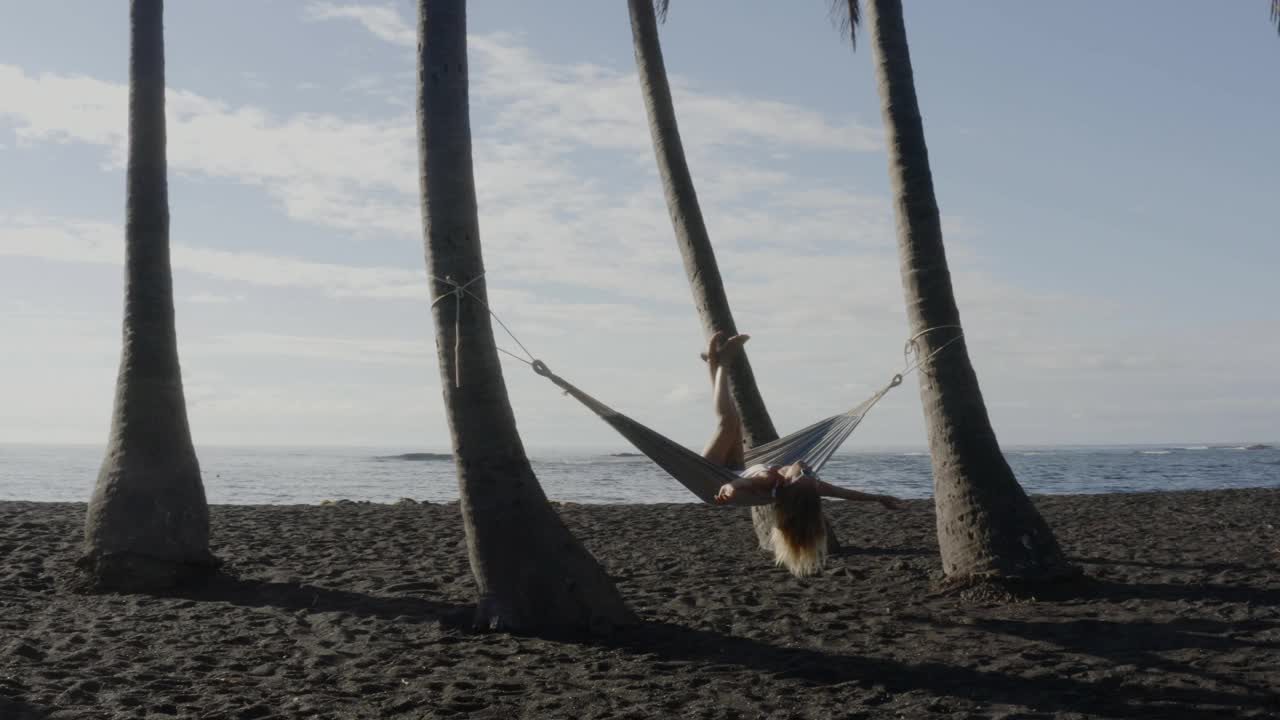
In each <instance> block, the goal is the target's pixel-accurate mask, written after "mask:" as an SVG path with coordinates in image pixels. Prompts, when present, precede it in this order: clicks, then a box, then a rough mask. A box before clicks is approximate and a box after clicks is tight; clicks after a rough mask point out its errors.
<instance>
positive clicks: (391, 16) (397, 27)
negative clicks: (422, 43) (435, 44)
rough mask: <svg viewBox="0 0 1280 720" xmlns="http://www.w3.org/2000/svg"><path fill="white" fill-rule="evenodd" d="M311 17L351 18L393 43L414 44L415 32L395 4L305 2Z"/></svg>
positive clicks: (307, 15) (313, 18)
mask: <svg viewBox="0 0 1280 720" xmlns="http://www.w3.org/2000/svg"><path fill="white" fill-rule="evenodd" d="M306 17H307V18H308V19H310V20H339V19H341V20H354V21H356V22H358V23H360V24H361V25H363V26H364V27H365V29H366V30H368V31H369V32H371V33H373V34H374V35H376V36H378V37H379V38H381V39H383V40H386V41H387V42H389V43H393V44H395V45H403V46H406V47H413V46H414V45H415V44H417V34H416V33H415V32H414V29H413V26H411V25H409V23H407V22H405V20H404V18H403V17H401V15H400V12H399V11H398V10H396V8H395V7H394V6H389V5H368V4H352V3H336V2H312V3H309V4H308V5H307V8H306Z"/></svg>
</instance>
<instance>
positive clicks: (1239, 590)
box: [1008, 575, 1280, 606]
mask: <svg viewBox="0 0 1280 720" xmlns="http://www.w3.org/2000/svg"><path fill="white" fill-rule="evenodd" d="M1008 587H1009V588H1010V589H1013V590H1015V592H1016V594H1025V595H1030V596H1034V597H1035V598H1036V599H1040V600H1067V599H1074V600H1101V601H1103V602H1111V603H1121V602H1124V601H1126V600H1159V601H1163V602H1178V601H1187V602H1213V603H1238V604H1241V605H1245V604H1253V605H1266V606H1275V605H1280V588H1277V587H1256V586H1249V585H1244V584H1238V585H1224V584H1222V583H1203V582H1187V583H1136V582H1125V581H1123V580H1105V579H1102V578H1098V577H1093V576H1088V575H1085V576H1081V577H1079V578H1073V579H1072V580H1071V581H1070V582H1063V583H1049V584H1044V585H1035V586H1027V587H1025V588H1017V587H1016V586H1014V585H1009V586H1008Z"/></svg>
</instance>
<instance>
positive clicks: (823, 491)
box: [814, 479, 900, 508]
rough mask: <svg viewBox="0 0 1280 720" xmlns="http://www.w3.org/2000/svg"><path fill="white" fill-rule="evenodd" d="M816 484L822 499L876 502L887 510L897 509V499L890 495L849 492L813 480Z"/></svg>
mask: <svg viewBox="0 0 1280 720" xmlns="http://www.w3.org/2000/svg"><path fill="white" fill-rule="evenodd" d="M814 482H816V483H817V484H818V495H820V496H822V497H833V498H840V499H841V500H853V501H854V502H878V503H880V504H881V505H883V506H885V507H887V508H897V507H899V506H900V505H899V501H898V498H896V497H893V496H892V495H873V494H871V493H864V492H858V491H857V490H849V489H848V488H842V487H837V486H835V485H832V484H831V483H828V482H823V481H822V480H816V479H815V480H814Z"/></svg>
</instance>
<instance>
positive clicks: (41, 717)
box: [0, 695, 49, 720]
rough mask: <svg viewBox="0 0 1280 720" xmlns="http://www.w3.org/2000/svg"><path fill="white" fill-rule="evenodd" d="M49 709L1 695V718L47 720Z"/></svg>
mask: <svg viewBox="0 0 1280 720" xmlns="http://www.w3.org/2000/svg"><path fill="white" fill-rule="evenodd" d="M47 717H49V711H48V710H46V709H44V708H42V707H39V706H37V705H31V704H29V703H26V702H23V701H22V700H17V699H14V698H8V697H5V696H3V695H0V718H4V719H5V720H45V718H47Z"/></svg>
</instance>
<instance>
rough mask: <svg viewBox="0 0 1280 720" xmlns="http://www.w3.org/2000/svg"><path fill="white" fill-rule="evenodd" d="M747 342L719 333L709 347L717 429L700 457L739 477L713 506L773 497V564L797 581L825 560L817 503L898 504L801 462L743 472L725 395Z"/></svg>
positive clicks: (732, 408)
mask: <svg viewBox="0 0 1280 720" xmlns="http://www.w3.org/2000/svg"><path fill="white" fill-rule="evenodd" d="M748 339H750V337H749V336H747V335H734V336H733V337H731V338H729V339H727V340H725V339H724V334H723V333H716V334H715V335H714V336H713V337H712V338H711V342H710V344H709V345H708V347H707V354H706V355H705V356H704V357H705V359H706V361H707V365H708V367H709V368H710V370H711V383H712V386H713V387H714V398H715V409H716V419H717V424H716V430H715V434H714V435H712V436H711V442H709V443H707V447H706V449H705V450H703V451H702V456H703V457H705V458H706V459H708V460H710V461H711V462H713V463H716V464H718V465H721V466H724V467H727V468H729V469H731V470H739V471H740V473H739V475H740V477H739V478H738V479H737V480H734V481H733V482H729V483H725V484H724V485H723V486H721V488H720V492H719V494H717V495H716V502H719V503H726V502H729V501H730V500H732V499H733V498H734V496H735V495H737V494H738V493H742V492H747V493H756V494H762V495H770V496H772V498H773V509H774V518H775V519H774V528H773V537H772V539H773V556H774V560H775V562H776V563H777V564H778V565H783V566H786V568H787V569H788V570H790V571H791V573H792V574H793V575H796V576H798V577H803V576H805V575H812V574H814V573H816V572H819V571H820V570H822V567H823V565H825V564H826V560H827V527H826V522H825V521H824V520H823V517H822V501H821V499H820V498H822V497H835V498H843V499H845V500H856V501H864V502H866V501H871V502H878V503H880V504H881V505H884V506H885V507H890V508H892V507H897V506H898V500H897V499H896V498H893V497H890V496H888V495H871V494H868V493H860V492H856V491H854V490H846V489H844V488H839V487H835V486H834V485H830V484H828V483H825V482H823V481H822V480H819V479H818V477H817V476H816V475H814V474H813V471H812V469H811V468H810V467H809V466H808V465H806V464H805V463H803V462H797V463H794V464H792V465H785V466H766V465H753V466H751V467H749V468H746V469H743V466H744V465H745V458H744V455H743V449H742V421H741V419H740V418H739V416H738V407H737V405H735V404H734V402H733V398H732V397H730V395H729V376H728V371H727V367H728V365H729V364H730V363H732V362H734V361H735V360H736V359H737V358H738V357H739V356H740V355H741V354H742V346H743V344H744V343H746V342H747V340H748Z"/></svg>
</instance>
